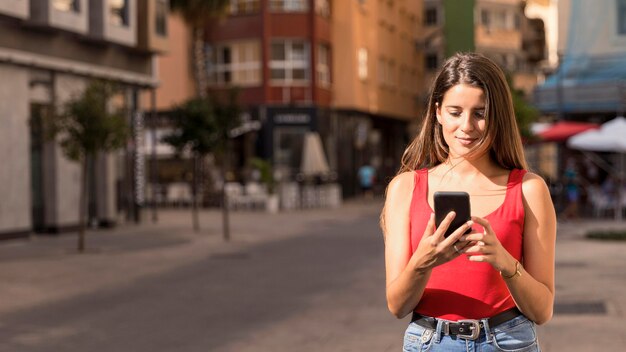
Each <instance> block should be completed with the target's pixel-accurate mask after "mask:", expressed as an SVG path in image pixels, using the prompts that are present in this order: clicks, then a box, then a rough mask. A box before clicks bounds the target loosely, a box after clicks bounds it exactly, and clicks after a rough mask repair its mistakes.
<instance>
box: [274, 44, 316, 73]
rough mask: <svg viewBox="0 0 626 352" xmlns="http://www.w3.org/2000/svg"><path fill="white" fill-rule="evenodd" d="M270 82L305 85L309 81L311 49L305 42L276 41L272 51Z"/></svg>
mask: <svg viewBox="0 0 626 352" xmlns="http://www.w3.org/2000/svg"><path fill="white" fill-rule="evenodd" d="M269 66H270V80H271V81H273V82H275V83H282V84H290V83H305V82H307V81H308V80H309V47H308V44H307V43H306V42H304V41H297V40H284V41H274V42H272V44H271V49H270V62H269Z"/></svg>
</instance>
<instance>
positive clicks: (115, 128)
mask: <svg viewBox="0 0 626 352" xmlns="http://www.w3.org/2000/svg"><path fill="white" fill-rule="evenodd" d="M115 92H116V88H115V87H114V86H113V85H111V84H109V83H106V82H103V81H93V82H91V83H90V84H89V85H88V86H87V88H86V89H85V91H84V92H83V93H82V94H81V95H80V96H78V97H76V98H75V99H72V100H70V101H68V102H67V103H66V104H65V106H64V108H63V111H62V113H61V114H59V115H58V116H56V117H55V118H53V119H52V120H51V121H50V133H51V137H52V138H57V137H58V138H59V143H60V145H61V148H62V149H63V152H64V154H65V155H66V156H67V157H68V158H69V159H70V160H74V161H80V160H83V159H84V158H85V156H87V155H95V154H96V153H98V152H100V151H103V152H108V151H113V150H115V149H118V148H121V147H122V146H123V145H124V143H125V142H126V140H127V138H128V136H129V128H128V125H127V123H126V120H125V118H124V115H123V114H122V113H120V112H115V113H110V112H109V111H108V109H107V105H108V101H109V99H110V98H111V96H113V94H115Z"/></svg>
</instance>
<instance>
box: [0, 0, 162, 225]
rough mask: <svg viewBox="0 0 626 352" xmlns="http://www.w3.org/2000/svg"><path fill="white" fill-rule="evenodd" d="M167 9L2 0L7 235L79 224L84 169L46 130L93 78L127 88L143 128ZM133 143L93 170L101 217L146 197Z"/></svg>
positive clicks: (145, 0)
mask: <svg viewBox="0 0 626 352" xmlns="http://www.w3.org/2000/svg"><path fill="white" fill-rule="evenodd" d="M167 6H168V3H167V1H163V0H94V1H87V0H12V1H2V2H0V77H2V80H1V81H0V116H1V119H2V121H3V122H4V123H3V126H2V128H1V129H0V136H1V137H2V138H0V154H1V156H2V160H3V161H4V166H3V168H2V171H0V193H1V194H3V196H4V199H3V201H2V202H1V203H0V237H16V236H23V235H26V234H28V233H30V232H32V231H43V232H60V231H64V230H67V229H72V228H75V227H76V226H77V224H78V205H79V192H80V189H79V188H80V187H79V184H80V182H79V180H80V176H81V171H80V167H79V166H78V165H77V164H76V163H73V162H70V161H69V160H68V159H66V158H65V156H64V155H63V153H62V152H61V149H60V147H59V145H58V144H57V143H55V142H54V141H51V140H50V139H49V138H47V137H46V133H45V131H44V126H45V121H46V119H50V118H54V114H55V113H56V112H59V111H60V109H61V107H62V106H63V105H64V104H65V103H66V102H67V101H69V100H70V99H73V98H75V97H76V96H77V95H79V94H80V93H81V92H82V90H83V89H84V88H85V87H86V86H87V84H88V82H89V81H90V80H92V79H103V80H107V81H111V82H115V83H117V84H119V85H121V86H122V87H123V90H122V93H120V94H119V96H117V97H115V99H114V101H112V102H111V104H112V105H115V106H117V107H122V108H124V109H125V110H126V111H128V120H129V122H130V123H132V124H133V126H134V127H135V128H136V129H137V128H139V127H141V111H142V109H143V108H142V107H141V106H140V104H139V103H138V99H137V94H138V92H139V91H140V90H142V89H150V88H151V87H154V86H155V85H156V84H157V77H156V76H155V72H154V68H153V57H154V54H155V52H158V51H161V50H164V49H166V45H167V38H166V36H167V35H166V32H165V28H163V27H162V26H160V23H163V20H164V18H165V17H164V16H166V15H167ZM163 10H165V12H163ZM133 142H134V141H129V147H128V148H127V150H126V151H120V152H119V153H112V154H110V155H103V156H101V157H100V158H99V159H98V160H97V161H96V162H95V165H93V167H92V171H91V175H90V179H91V185H92V186H91V194H92V202H91V204H90V206H89V208H90V210H89V217H90V221H91V222H92V223H93V224H101V225H110V224H114V223H115V222H117V221H118V220H119V219H120V214H122V213H124V214H130V213H131V212H132V211H135V210H136V205H137V203H138V202H140V201H141V195H140V193H141V192H140V190H139V188H140V187H141V182H135V174H136V173H141V172H142V170H141V169H140V168H139V167H138V164H137V163H136V162H135V161H137V160H138V159H137V153H136V151H135V150H134V147H133V146H134V145H135V143H133ZM137 179H138V178H137ZM128 194H131V195H132V196H124V195H128ZM133 209H134V210H133Z"/></svg>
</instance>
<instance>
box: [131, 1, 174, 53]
mask: <svg viewBox="0 0 626 352" xmlns="http://www.w3.org/2000/svg"><path fill="white" fill-rule="evenodd" d="M137 7H138V12H139V23H138V29H137V32H138V34H139V35H138V46H139V48H140V49H142V50H145V51H150V52H164V51H167V50H168V48H169V45H168V35H169V29H168V22H167V21H168V13H169V0H139V2H138V4H137Z"/></svg>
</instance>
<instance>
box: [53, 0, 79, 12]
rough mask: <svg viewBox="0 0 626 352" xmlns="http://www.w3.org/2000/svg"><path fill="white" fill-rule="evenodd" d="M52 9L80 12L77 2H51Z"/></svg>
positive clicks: (65, 0) (60, 0)
mask: <svg viewBox="0 0 626 352" xmlns="http://www.w3.org/2000/svg"><path fill="white" fill-rule="evenodd" d="M52 7H53V8H54V9H55V10H59V11H67V12H69V11H72V12H80V7H79V0H53V1H52Z"/></svg>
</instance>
